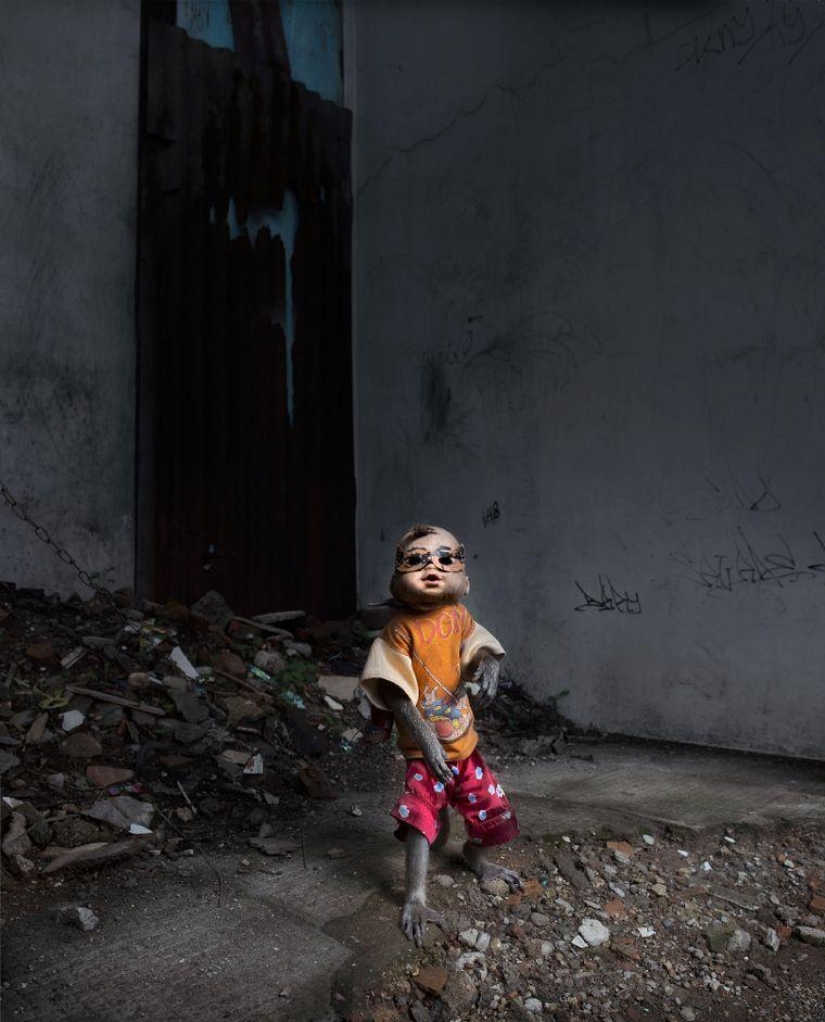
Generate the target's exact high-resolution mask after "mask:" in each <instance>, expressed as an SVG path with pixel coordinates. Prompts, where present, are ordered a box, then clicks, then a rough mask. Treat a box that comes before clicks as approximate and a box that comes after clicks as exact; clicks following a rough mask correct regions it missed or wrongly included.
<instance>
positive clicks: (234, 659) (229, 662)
mask: <svg viewBox="0 0 825 1022" xmlns="http://www.w3.org/2000/svg"><path fill="white" fill-rule="evenodd" d="M212 666H213V667H214V668H215V670H216V671H219V672H220V673H221V674H226V675H228V676H229V677H230V678H245V677H246V664H245V663H244V662H243V660H241V658H240V657H239V656H238V655H237V653H230V652H229V650H226V649H225V650H223V651H222V652H221V653H219V654H218V655H217V656H216V657H215V658H214V659H213V660H212Z"/></svg>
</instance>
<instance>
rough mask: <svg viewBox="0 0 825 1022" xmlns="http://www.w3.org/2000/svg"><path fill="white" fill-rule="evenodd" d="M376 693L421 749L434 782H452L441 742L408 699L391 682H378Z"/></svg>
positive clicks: (451, 775)
mask: <svg viewBox="0 0 825 1022" xmlns="http://www.w3.org/2000/svg"><path fill="white" fill-rule="evenodd" d="M378 692H379V694H380V696H381V698H382V699H383V700H384V702H385V703H386V704H387V706H389V708H390V709H391V710H392V712H393V713H394V714H395V719H396V720H397V721H398V722H399V723H401V724H403V725H404V727H406V729H407V730H408V731H409V733H410V735H411V736H412V738H413V740H414V741H415V744H416V745H417V746H418V748H419V749H421V752H422V754H423V756H424V761H425V762H426V764H427V766H428V767H429V768H430V770H431V771H432V774H433V776H434V777H435V778H436V780H438V781H441V782H442V784H447V783H448V782H449V781H452V780H453V774H452V771H451V770H450V765H449V763H448V762H447V757H446V756H445V755H444V749H443V748H442V747H441V742H439V740H438V738H437V737H436V735H435V734H434V733H433V731H432V730H431V729H430V728H429V727H428V726H427V724H426V722H425V720H424V718H423V717H422V716H421V714H420V713H419V712H418V710H417V708H416V707H415V706H414V705H413V702H412V700H411V699H410V697H409V696H407V695H405V694H404V692H402V690H401V689H400V688H399V687H398V686H397V685H394V684H393V683H392V682H391V681H380V682H379V684H378Z"/></svg>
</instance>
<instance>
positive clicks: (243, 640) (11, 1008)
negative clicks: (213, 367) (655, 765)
mask: <svg viewBox="0 0 825 1022" xmlns="http://www.w3.org/2000/svg"><path fill="white" fill-rule="evenodd" d="M121 602H122V603H123V606H122V607H120V608H112V607H110V606H108V605H104V604H101V603H99V602H94V601H93V602H92V603H91V604H89V603H83V602H81V601H62V602H61V601H54V600H50V599H48V598H47V597H45V596H44V595H43V594H41V593H32V592H20V591H17V590H14V589H13V588H12V587H7V586H6V587H0V654H2V663H3V667H4V678H3V679H2V681H3V684H2V691H0V760H2V762H0V767H2V777H3V802H2V811H3V840H2V845H3V894H2V944H3V947H2V950H3V956H2V1006H3V1015H4V1017H5V1018H15V1019H20V1020H37V1022H51V1020H52V1019H55V1020H58V1019H62V1020H76V1022H81V1020H82V1022H110V1020H112V1022H113V1020H114V1019H116V1018H120V1017H121V1016H123V1015H124V1014H129V1015H130V1016H134V1017H136V1018H145V1019H150V1020H153V1019H161V1018H163V1019H165V1018H170V1019H172V1018H174V1019H181V1020H185V1019H190V1018H191V1019H206V1020H211V1019H221V1020H223V1019H227V1020H238V1022H244V1020H245V1022H256V1020H259V1019H260V1020H281V1019H283V1020H291V1022H345V1020H346V1022H369V1020H372V1022H395V1020H408V1019H413V1020H414V1022H451V1020H452V1022H478V1020H486V1019H508V1020H509V1019H516V1020H522V1022H523V1020H554V1022H584V1020H590V1019H598V1020H603V1022H639V1020H643V1019H644V1020H652V1022H665V1020H667V1022H692V1020H701V1022H704V1020H707V1022H711V1020H713V1022H716V1020H717V1019H727V1020H731V1022H745V1020H751V1019H752V1020H765V1022H825V828H823V826H822V824H821V817H820V818H819V820H813V819H810V820H808V819H804V818H800V817H796V818H794V819H787V820H783V818H782V817H781V815H780V816H779V817H778V818H777V819H775V820H773V821H772V822H771V823H770V824H769V825H759V826H756V825H751V824H745V823H743V822H742V821H741V820H731V822H730V823H729V824H721V825H720V824H719V823H718V822H716V823H714V824H713V825H710V826H705V827H703V826H679V825H673V824H669V823H667V822H662V821H663V820H664V817H663V816H662V814H661V813H659V814H658V815H656V814H654V815H653V816H651V818H650V821H649V822H648V821H646V822H642V821H641V820H640V814H639V813H636V814H633V813H630V812H625V813H624V814H621V813H620V814H618V815H617V813H615V812H612V813H605V814H604V815H603V820H602V823H601V824H598V825H595V826H588V827H586V828H579V829H574V826H573V825H572V824H571V827H570V829H565V828H564V827H563V826H562V827H559V825H558V820H559V816H558V813H556V814H555V815H554V816H553V819H552V820H551V819H550V816H549V815H548V813H547V812H546V811H545V809H544V808H543V806H542V804H541V803H540V802H537V800H536V798H535V792H534V791H533V793H532V794H528V793H527V788H529V787H530V786H529V785H526V786H525V785H524V784H523V778H524V777H525V776H531V775H532V776H533V777H534V781H535V784H534V785H533V787H534V788H535V786H536V784H537V785H538V787H539V788H540V787H541V783H539V780H538V779H539V778H541V777H543V776H548V777H549V776H551V775H552V773H553V771H556V773H557V774H558V771H559V769H560V768H561V767H564V766H567V767H581V768H587V769H592V771H594V777H595V778H596V779H597V778H598V776H599V775H598V769H599V760H600V756H602V754H603V752H604V751H605V750H606V749H607V748H608V747H609V739H608V738H607V737H606V736H593V735H576V734H574V733H572V731H571V730H570V729H568V728H566V727H565V724H564V721H563V720H562V718H561V717H559V715H558V714H557V712H556V709H555V707H553V706H548V707H536V706H533V705H532V704H530V703H529V701H528V700H526V698H525V697H524V696H523V695H522V694H520V692H519V690H518V688H517V687H515V686H514V687H511V688H509V689H508V688H506V687H505V688H504V689H503V691H502V692H501V696H500V708H499V712H493V713H491V714H489V715H488V716H486V717H485V718H484V719H483V720H482V722H481V727H480V730H481V732H482V745H483V747H484V749H485V753H486V755H487V757H488V759H489V761H490V762H491V765H493V767H494V769H495V770H496V772H497V773H498V775H499V778H500V780H501V781H502V783H503V784H504V786H505V788H507V789H508V794H510V796H511V798H512V799H513V801H514V805H515V808H516V811H517V812H518V811H519V805H520V801H519V800H520V798H521V806H522V808H523V810H524V815H525V818H526V817H527V815H528V814H527V812H526V810H527V808H528V805H529V807H530V808H531V812H530V814H529V817H530V823H529V826H526V827H524V828H523V832H522V836H521V837H519V838H518V839H517V840H516V841H515V842H513V844H512V845H510V846H508V847H507V848H506V849H502V850H499V851H496V852H495V853H494V855H493V858H494V860H495V861H499V862H501V863H502V864H505V863H506V864H507V865H508V866H509V867H511V868H514V869H516V870H517V871H518V873H519V874H520V876H521V877H522V884H523V887H522V890H520V891H510V890H509V889H507V888H506V885H502V883H501V881H493V882H486V883H483V884H479V882H478V881H477V880H476V878H474V877H473V876H472V875H471V874H470V873H469V872H468V871H467V870H466V868H465V867H464V866H463V864H462V863H461V861H460V856H459V848H460V840H461V837H460V831H461V827H460V821H458V820H457V819H456V820H455V821H454V824H455V825H454V828H453V830H454V835H455V836H454V839H453V840H452V841H451V843H450V844H449V845H448V847H447V851H446V854H445V855H442V856H440V857H436V856H434V857H433V861H432V863H431V869H430V883H429V898H430V903H431V905H432V906H433V907H434V908H435V909H437V910H438V911H439V912H440V913H441V914H442V917H443V925H442V926H440V927H439V926H435V925H431V926H430V927H429V929H428V933H427V938H426V941H425V943H424V946H423V947H421V948H415V947H413V946H412V945H410V944H409V943H408V942H407V941H406V940H405V939H404V937H403V935H402V934H401V933H400V930H399V928H398V915H399V911H400V904H401V899H402V896H403V849H402V846H401V845H400V844H399V843H398V842H396V841H394V840H393V838H392V823H391V821H390V820H389V818H388V816H387V809H388V808H389V807H390V805H391V804H392V802H393V800H394V798H395V795H396V794H397V792H398V791H399V790H400V788H401V781H402V778H403V762H402V761H401V760H400V758H399V756H398V754H397V753H396V751H395V749H394V746H393V745H392V743H383V742H378V741H374V740H373V739H375V738H377V737H378V736H377V735H375V734H374V733H373V732H371V731H370V728H369V726H368V725H367V722H366V720H365V718H364V717H363V716H362V715H361V713H360V712H359V709H358V706H357V702H356V701H352V700H350V699H349V698H347V697H345V696H344V695H343V694H342V693H344V692H345V691H346V690H347V681H346V679H348V678H349V679H350V681H352V679H353V678H354V677H355V675H357V672H358V669H359V667H360V663H361V661H362V659H363V656H364V653H365V650H366V647H367V645H368V641H369V632H368V631H367V630H366V628H365V627H364V625H363V624H360V623H358V622H338V623H321V622H313V621H311V620H308V619H306V618H305V617H295V618H293V619H291V620H285V621H278V622H277V623H272V622H270V623H268V624H267V623H266V622H263V621H258V622H255V621H254V620H253V621H248V622H247V621H245V620H244V619H240V620H238V619H235V618H234V617H233V615H232V614H231V611H229V609H228V608H222V607H221V606H220V603H219V602H217V601H214V600H213V601H212V604H211V605H210V606H209V607H206V608H203V607H201V608H199V609H200V610H201V612H202V614H206V615H207V616H202V614H199V613H193V609H190V608H181V607H180V606H178V605H171V606H167V607H165V608H161V607H157V606H154V605H142V606H141V607H139V608H138V607H135V606H133V605H132V604H131V601H130V599H129V597H128V595H124V596H123V597H122V599H121ZM210 618H211V619H210ZM175 649H178V650H180V651H182V652H183V653H185V655H186V657H187V660H188V664H189V668H191V670H190V671H189V676H188V677H187V673H186V671H185V670H184V669H183V668H180V666H179V665H180V660H179V658H178V659H177V661H176V654H175V653H174V651H175ZM176 663H177V664H178V667H177V668H176V667H175V664H176ZM258 664H263V665H265V666H266V668H267V669H265V668H264V667H260V666H257V665H258ZM330 679H332V680H330ZM78 690H80V691H78ZM331 692H335V693H337V695H331V694H330V693H331ZM67 713H75V714H79V717H78V716H75V717H73V718H71V719H70V722H72V723H75V722H77V721H80V722H79V723H77V726H75V727H72V728H67V727H64V724H65V723H67V722H69V721H67V719H66V718H65V717H64V715H65V714H67ZM80 718H82V720H81V719H80ZM78 736H82V737H78ZM631 755H632V750H631ZM640 762H641V760H640ZM793 769H794V768H793V765H790V766H789V768H788V770H789V772H790V773H791V774H793ZM811 769H812V768H811V767H808V768H807V770H808V774H810V770H811ZM101 771H102V772H101ZM108 771H115V772H114V773H109V772H108ZM118 771H119V772H118ZM509 777H514V778H522V781H518V782H517V783H516V787H515V788H513V789H512V790H511V789H510V787H509V782H508V778H509ZM743 783H744V784H747V783H748V782H747V780H745V781H743ZM771 783H772V782H771V781H768V782H764V783H763V787H762V788H759V787H758V786H756V785H755V786H754V788H753V798H754V799H757V800H758V799H760V798H766V799H769V798H770V796H771V790H772V789H771ZM791 783H792V782H791ZM765 785H767V786H765ZM520 788H521V789H522V791H521V792H520V790H519V789H520ZM571 790H572V789H571ZM113 807H115V808H117V807H119V809H118V812H117V813H114V814H113V812H112V808H113ZM640 808H641V807H640ZM124 814H125V818H124ZM803 817H804V813H803ZM598 818H599V816H598V811H597V812H596V816H595V817H594V819H598ZM140 820H145V821H146V822H145V824H141V823H140V822H139V821H140ZM657 820H658V821H659V822H656V821H657ZM607 823H609V826H607V825H606V824H607ZM602 824H604V825H602Z"/></svg>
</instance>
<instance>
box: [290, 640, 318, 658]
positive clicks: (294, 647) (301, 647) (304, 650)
mask: <svg viewBox="0 0 825 1022" xmlns="http://www.w3.org/2000/svg"><path fill="white" fill-rule="evenodd" d="M284 649H285V650H286V651H287V653H297V654H298V656H302V657H304V658H305V659H307V660H308V659H309V658H310V657H311V656H312V646H310V645H309V643H308V642H297V641H296V640H295V639H286V640H285V641H284Z"/></svg>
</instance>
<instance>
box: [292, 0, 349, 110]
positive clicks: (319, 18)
mask: <svg viewBox="0 0 825 1022" xmlns="http://www.w3.org/2000/svg"><path fill="white" fill-rule="evenodd" d="M281 20H282V22H283V26H284V36H285V38H286V48H287V51H288V53H289V63H290V65H291V67H292V77H293V78H294V79H295V81H296V82H301V83H302V84H303V85H306V87H307V88H308V89H311V90H312V91H313V92H317V93H319V94H320V95H321V96H323V98H324V99H329V100H331V101H332V102H333V103H337V104H338V106H341V105H342V104H343V101H344V81H343V75H342V71H341V51H342V46H343V42H342V28H341V6H340V4H339V3H337V2H336V0H311V2H307V0H281Z"/></svg>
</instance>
